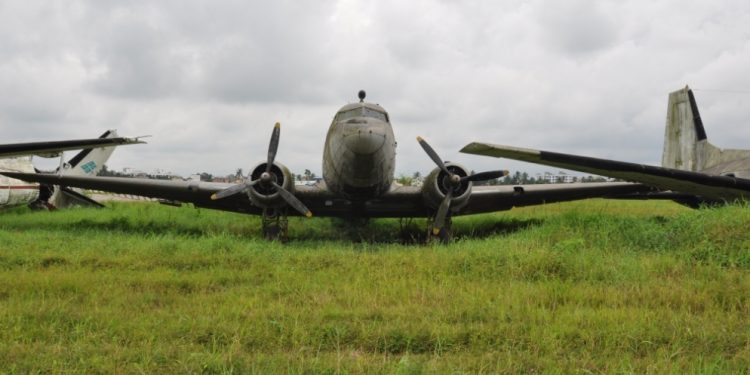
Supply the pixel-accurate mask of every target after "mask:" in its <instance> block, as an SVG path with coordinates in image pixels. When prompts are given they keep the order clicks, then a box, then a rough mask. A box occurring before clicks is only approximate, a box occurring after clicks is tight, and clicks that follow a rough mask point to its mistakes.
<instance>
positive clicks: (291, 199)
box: [271, 181, 312, 217]
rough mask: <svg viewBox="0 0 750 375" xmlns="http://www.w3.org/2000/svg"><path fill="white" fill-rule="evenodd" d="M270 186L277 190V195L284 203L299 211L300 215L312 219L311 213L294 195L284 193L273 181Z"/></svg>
mask: <svg viewBox="0 0 750 375" xmlns="http://www.w3.org/2000/svg"><path fill="white" fill-rule="evenodd" d="M271 184H272V185H273V186H274V187H275V188H276V190H278V192H279V194H280V195H281V197H282V198H284V200H285V201H286V203H289V205H290V206H292V207H293V208H294V209H295V210H297V211H299V212H300V213H301V214H303V215H305V216H307V217H312V212H310V210H309V209H308V208H307V207H306V206H305V204H304V203H302V202H301V201H300V200H299V199H297V197H295V196H294V194H292V193H290V192H288V191H286V190H285V189H284V188H283V187H281V186H280V185H279V184H277V183H276V182H274V181H271Z"/></svg>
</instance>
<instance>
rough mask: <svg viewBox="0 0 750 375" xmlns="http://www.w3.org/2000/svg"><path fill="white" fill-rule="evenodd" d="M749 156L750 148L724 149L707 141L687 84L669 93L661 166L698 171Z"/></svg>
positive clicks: (696, 105)
mask: <svg viewBox="0 0 750 375" xmlns="http://www.w3.org/2000/svg"><path fill="white" fill-rule="evenodd" d="M748 157H750V150H724V149H721V148H718V147H716V146H714V145H712V144H711V143H709V142H708V137H707V136H706V130H705V129H704V128H703V121H702V120H701V116H700V113H699V112H698V104H696V102H695V96H694V95H693V91H692V90H690V88H689V87H687V86H685V88H683V89H681V90H678V91H675V92H673V93H671V94H669V105H668V107H667V126H666V130H665V132H664V152H663V154H662V159H661V164H662V166H663V167H667V168H675V169H681V170H686V171H694V172H699V171H705V170H707V169H709V168H711V167H714V166H717V165H719V164H724V163H727V162H731V161H734V160H738V159H744V158H748Z"/></svg>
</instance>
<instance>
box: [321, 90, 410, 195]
mask: <svg viewBox="0 0 750 375" xmlns="http://www.w3.org/2000/svg"><path fill="white" fill-rule="evenodd" d="M364 110H372V111H376V112H378V113H382V114H384V115H385V119H386V120H387V113H386V112H385V110H384V109H382V108H381V107H380V106H376V105H372V104H369V103H354V104H349V105H346V106H344V107H342V108H341V109H340V110H339V112H338V113H337V115H336V116H335V117H334V120H333V122H332V123H331V126H330V127H329V130H328V134H327V135H326V141H325V147H324V150H323V179H324V180H325V182H326V184H327V186H328V188H329V189H330V190H331V191H332V192H334V193H336V194H338V195H341V196H342V197H347V198H350V199H353V200H367V199H370V198H372V197H377V196H380V195H381V194H383V193H385V192H386V191H388V190H389V189H390V187H391V184H392V182H393V174H394V171H395V169H396V160H395V159H396V141H395V137H394V135H393V128H392V127H391V124H390V123H389V122H388V121H383V120H381V119H378V118H373V117H368V116H363V115H359V116H353V117H352V116H348V117H347V116H346V114H348V113H357V112H361V111H364Z"/></svg>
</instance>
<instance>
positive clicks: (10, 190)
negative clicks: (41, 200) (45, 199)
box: [0, 157, 39, 208]
mask: <svg viewBox="0 0 750 375" xmlns="http://www.w3.org/2000/svg"><path fill="white" fill-rule="evenodd" d="M0 170H2V171H12V172H23V173H34V172H35V171H34V165H33V164H32V163H31V158H29V157H11V158H5V159H0ZM38 197H39V184H35V183H31V182H26V181H21V180H16V179H14V178H10V177H6V176H2V175H0V208H2V207H9V206H17V205H22V204H28V203H30V202H33V201H35V200H36V199H37V198H38Z"/></svg>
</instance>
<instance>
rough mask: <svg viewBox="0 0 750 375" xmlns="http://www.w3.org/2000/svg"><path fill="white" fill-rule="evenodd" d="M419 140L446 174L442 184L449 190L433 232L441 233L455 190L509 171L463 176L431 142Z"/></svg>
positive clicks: (434, 223) (436, 214)
mask: <svg viewBox="0 0 750 375" xmlns="http://www.w3.org/2000/svg"><path fill="white" fill-rule="evenodd" d="M417 142H419V145H420V146H422V149H424V151H425V152H426V153H427V156H429V157H430V159H432V161H433V162H435V164H436V165H437V166H438V168H440V170H441V171H442V172H443V173H445V175H446V176H445V180H443V181H442V184H443V186H444V187H446V188H447V190H448V191H447V192H446V193H445V198H443V201H442V202H440V206H439V207H438V210H437V213H435V221H434V222H433V224H432V234H434V235H438V234H440V231H441V230H442V229H443V228H444V227H445V221H446V218H447V217H448V210H450V207H451V202H452V201H453V192H454V191H456V190H458V189H459V188H460V187H461V185H462V184H464V183H466V182H477V181H487V180H494V179H496V178H500V177H503V176H506V175H508V171H505V170H500V171H487V172H480V173H475V174H472V175H469V176H464V177H461V176H459V175H457V174H455V173H453V172H451V171H450V170H449V169H448V167H446V166H445V163H444V162H443V159H441V158H440V156H439V155H438V154H437V152H435V150H434V149H433V148H432V147H431V146H430V144H429V143H427V141H425V140H424V138H422V137H417ZM446 180H447V181H446ZM446 182H447V183H446Z"/></svg>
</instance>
